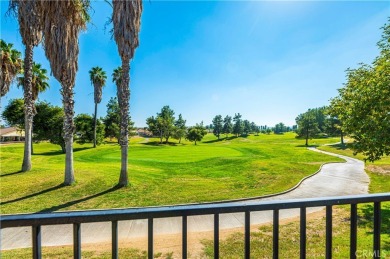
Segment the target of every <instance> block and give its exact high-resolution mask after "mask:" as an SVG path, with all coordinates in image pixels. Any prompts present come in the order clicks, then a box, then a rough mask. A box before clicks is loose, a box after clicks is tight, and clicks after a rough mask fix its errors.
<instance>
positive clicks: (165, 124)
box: [146, 105, 175, 144]
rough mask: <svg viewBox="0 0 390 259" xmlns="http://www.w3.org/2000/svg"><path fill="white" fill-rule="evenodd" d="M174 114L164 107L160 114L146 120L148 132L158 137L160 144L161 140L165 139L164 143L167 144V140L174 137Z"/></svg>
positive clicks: (167, 107)
mask: <svg viewBox="0 0 390 259" xmlns="http://www.w3.org/2000/svg"><path fill="white" fill-rule="evenodd" d="M174 114H175V112H174V111H173V110H172V109H171V108H169V106H168V105H166V106H164V107H163V108H162V109H161V112H159V113H157V116H156V117H154V116H152V117H149V118H147V119H146V124H147V125H148V129H149V131H151V132H152V133H153V134H154V135H158V136H159V137H160V144H161V143H162V140H163V138H165V143H168V140H169V138H170V137H171V136H173V135H174V132H175V117H174Z"/></svg>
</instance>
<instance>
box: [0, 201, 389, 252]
mask: <svg viewBox="0 0 390 259" xmlns="http://www.w3.org/2000/svg"><path fill="white" fill-rule="evenodd" d="M385 201H390V193H380V194H371V195H354V196H340V197H325V198H310V199H296V200H284V201H282V200H281V201H265V202H257V203H253V202H251V203H247V204H245V203H220V204H199V205H183V206H168V207H148V208H133V209H112V210H93V211H72V212H56V213H46V214H19V215H3V216H1V219H0V223H1V228H9V227H22V226H31V227H32V235H33V237H32V249H33V257H34V258H41V226H43V225H58V224H73V251H74V258H81V229H80V224H82V223H91V222H107V221H110V222H112V258H118V221H123V220H135V219H148V258H153V219H155V218H167V217H182V256H183V258H187V217H188V216H195V215H210V214H213V215H214V258H219V215H220V214H223V213H236V212H243V213H245V217H244V218H245V226H244V229H245V234H244V238H245V250H244V255H245V258H250V213H251V212H255V211H273V258H278V257H279V211H280V210H283V209H294V208H299V209H300V258H306V208H309V207H321V206H325V207H326V245H325V246H326V247H325V255H326V258H332V206H334V205H346V204H350V205H351V217H350V258H356V251H357V204H359V203H373V204H374V224H373V225H374V227H373V228H374V231H373V236H374V240H373V253H372V254H373V256H374V258H380V250H381V248H380V244H381V242H380V233H381V202H385Z"/></svg>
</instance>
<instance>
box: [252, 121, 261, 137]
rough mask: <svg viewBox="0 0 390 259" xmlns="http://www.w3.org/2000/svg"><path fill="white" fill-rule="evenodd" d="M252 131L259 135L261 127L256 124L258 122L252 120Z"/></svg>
mask: <svg viewBox="0 0 390 259" xmlns="http://www.w3.org/2000/svg"><path fill="white" fill-rule="evenodd" d="M251 131H252V132H254V133H255V134H256V136H258V135H259V132H260V127H259V126H257V125H256V123H254V122H251Z"/></svg>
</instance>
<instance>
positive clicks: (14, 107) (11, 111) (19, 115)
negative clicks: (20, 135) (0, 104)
mask: <svg viewBox="0 0 390 259" xmlns="http://www.w3.org/2000/svg"><path fill="white" fill-rule="evenodd" d="M23 107H24V101H23V99H21V98H18V99H11V100H10V101H9V103H8V105H7V106H5V107H4V111H3V113H2V118H3V120H4V121H5V122H6V123H7V124H8V125H10V126H14V127H17V128H19V129H23V128H24V108H23Z"/></svg>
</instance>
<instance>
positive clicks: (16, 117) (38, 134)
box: [2, 99, 65, 153]
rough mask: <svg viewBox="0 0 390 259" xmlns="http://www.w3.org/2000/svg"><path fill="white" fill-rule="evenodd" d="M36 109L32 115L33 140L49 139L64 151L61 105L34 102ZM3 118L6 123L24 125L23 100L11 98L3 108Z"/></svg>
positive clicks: (20, 126) (21, 126)
mask: <svg viewBox="0 0 390 259" xmlns="http://www.w3.org/2000/svg"><path fill="white" fill-rule="evenodd" d="M35 109H36V111H37V113H36V115H35V117H34V124H33V129H34V139H35V141H37V142H39V141H43V140H49V141H50V143H52V144H55V145H60V146H61V149H62V151H63V152H64V153H65V141H64V139H63V137H62V133H63V131H62V125H63V122H64V119H63V117H64V112H63V110H62V108H61V107H58V106H53V105H51V104H50V103H47V102H38V103H36V104H35ZM2 117H3V119H4V120H5V121H6V122H7V124H9V125H12V126H17V127H19V128H23V127H24V125H23V124H24V101H23V99H12V100H10V102H9V104H8V105H7V106H6V107H5V108H4V111H3V114H2Z"/></svg>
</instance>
